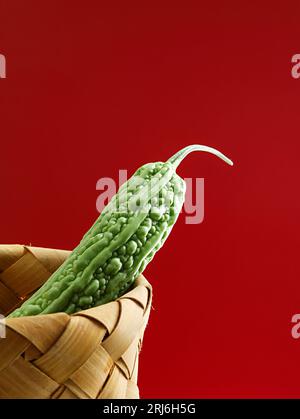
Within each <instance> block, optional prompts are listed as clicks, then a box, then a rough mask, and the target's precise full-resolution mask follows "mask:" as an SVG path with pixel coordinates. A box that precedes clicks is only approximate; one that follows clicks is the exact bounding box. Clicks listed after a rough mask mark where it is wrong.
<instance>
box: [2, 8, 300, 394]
mask: <svg viewBox="0 0 300 419" xmlns="http://www.w3.org/2000/svg"><path fill="white" fill-rule="evenodd" d="M299 5H300V3H299V2H296V1H295V2H292V1H286V2H282V4H281V5H278V2H277V3H275V4H274V2H271V1H270V2H266V1H252V2H246V1H243V2H241V1H239V2H238V1H236V2H233V1H231V2H230V1H229V2H225V1H224V2H222V1H217V2H211V3H209V2H199V1H197V2H192V1H188V2H174V1H172V2H167V1H160V2H155V1H152V2H140V1H139V2H138V1H127V2H124V1H123V2H122V1H119V2H110V4H106V2H101V1H96V0H94V1H92V0H89V1H85V2H81V1H77V2H74V1H69V0H68V1H64V2H61V1H58V0H55V1H54V0H52V1H43V2H41V1H37V0H36V1H34V0H27V1H26V2H25V1H24V2H23V1H16V0H9V1H8V0H7V1H4V0H0V53H2V54H5V55H6V59H7V78H6V79H2V80H0V138H1V165H0V176H1V198H2V202H1V221H0V225H1V228H0V231H1V242H2V243H25V244H29V243H31V244H32V245H35V246H44V247H57V248H69V249H71V248H73V247H74V246H75V245H76V244H77V243H78V241H79V240H80V238H81V236H82V234H83V233H84V232H85V231H86V230H87V229H88V227H89V226H90V225H91V223H92V222H93V221H94V219H95V217H96V216H97V212H96V207H95V202H96V198H97V196H98V194H99V192H97V191H96V187H95V185H96V181H97V180H98V179H99V178H100V177H104V176H105V177H106V176H108V177H113V178H117V175H118V169H128V170H129V174H132V172H133V171H134V170H135V169H136V168H137V167H139V166H140V165H142V164H143V163H146V162H150V161H157V160H165V159H167V158H168V157H169V156H170V155H171V154H172V153H173V152H175V151H177V150H178V149H179V148H181V147H182V146H184V145H187V144H190V143H194V142H198V143H202V144H207V145H210V146H214V147H216V148H219V149H220V150H221V151H223V152H224V153H225V154H227V155H228V156H229V157H230V158H232V159H233V160H234V162H235V166H234V167H233V168H231V167H229V166H227V165H225V164H224V163H222V162H221V161H219V160H217V159H216V158H215V157H213V156H209V155H207V154H200V153H199V154H197V153H194V154H193V155H190V156H189V158H188V159H186V160H185V162H184V163H183V164H182V165H181V166H180V168H179V170H178V172H179V174H181V175H182V176H183V177H204V178H205V219H204V222H203V223H202V224H199V225H186V224H185V223H184V217H183V216H181V218H180V219H179V221H178V222H177V225H176V226H175V228H174V230H173V232H172V234H171V236H170V238H169V239H168V241H167V243H166V244H165V246H164V248H163V249H162V250H161V251H160V252H159V254H157V255H156V257H155V259H154V260H153V262H152V263H151V265H150V266H149V267H148V268H147V270H146V272H145V274H146V277H147V278H148V280H150V281H151V283H152V284H153V287H154V302H153V306H154V310H153V311H152V313H151V318H150V323H149V326H148V329H147V331H146V335H145V340H144V346H143V350H142V353H141V357H140V371H139V384H140V389H141V396H142V397H279V396H282V397H287V396H299V395H300V383H299V373H300V366H299V350H300V341H297V340H295V339H293V338H292V337H291V326H292V325H291V317H292V315H293V314H294V313H298V312H300V282H299V273H300V268H299V262H298V257H299V226H300V221H299V207H300V195H299V151H300V145H299V94H300V79H297V80H296V79H293V78H292V77H291V67H292V64H291V57H292V55H294V54H296V53H300V43H299V39H300V30H299V28H300V25H299V23H300V6H299Z"/></svg>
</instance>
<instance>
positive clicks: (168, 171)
mask: <svg viewBox="0 0 300 419" xmlns="http://www.w3.org/2000/svg"><path fill="white" fill-rule="evenodd" d="M193 151H205V152H208V153H212V154H215V155H216V156H218V157H219V158H221V159H222V160H224V161H225V162H226V163H228V164H229V165H232V164H233V163H232V161H231V160H229V159H228V158H227V157H226V156H224V155H223V154H222V153H220V152H219V151H218V150H215V149H213V148H211V147H207V146H203V145H199V144H194V145H190V146H187V147H185V148H183V149H182V150H179V151H178V152H177V153H176V154H174V156H172V157H171V158H170V159H169V160H168V161H167V162H166V163H161V162H157V163H148V164H145V165H144V166H142V167H141V168H139V169H138V170H137V171H136V173H135V174H134V175H133V176H132V177H131V178H130V179H129V180H128V181H127V182H126V183H125V184H124V185H122V186H121V188H120V189H119V191H118V193H117V194H116V195H115V196H114V197H113V198H112V200H111V201H110V203H109V204H108V205H107V206H106V207H105V208H104V210H103V211H102V213H101V214H100V216H99V218H98V219H97V220H96V222H95V223H94V225H93V226H92V227H91V228H90V230H89V231H88V232H87V233H86V234H85V235H84V237H83V239H82V240H81V242H80V243H79V245H78V246H77V247H76V248H75V249H74V250H73V252H72V253H71V255H70V256H69V258H68V259H67V260H66V261H65V262H64V263H63V265H62V266H61V267H60V268H59V269H58V270H57V271H56V272H54V274H53V275H51V277H50V278H49V279H48V281H47V282H46V283H45V284H44V285H43V286H42V287H41V288H40V289H39V290H38V291H37V292H36V293H35V294H34V295H33V296H32V297H30V298H29V299H28V300H27V301H25V302H24V304H23V305H22V306H21V307H20V308H18V309H16V310H15V311H14V312H13V313H11V314H10V317H19V316H30V315H36V314H47V313H55V312H59V311H64V312H67V313H70V314H71V313H75V312H77V311H80V310H84V309H87V308H91V307H95V306H98V305H101V304H105V303H108V302H109V301H113V300H115V299H116V298H118V297H119V296H121V295H122V294H124V293H125V292H126V291H127V290H128V288H129V287H130V285H131V284H132V283H133V281H134V280H135V279H136V278H137V276H138V275H139V274H141V273H142V272H143V271H144V269H145V267H146V266H147V265H148V263H149V262H150V261H151V260H152V259H153V257H154V255H155V253H156V252H157V251H158V250H159V249H160V248H161V246H162V245H163V244H164V242H165V240H166V239H167V237H168V235H169V234H170V231H171V229H172V227H173V225H174V224H175V222H176V220H177V217H178V215H179V213H180V211H181V208H182V205H183V202H184V195H185V182H184V181H183V179H181V178H180V177H179V176H178V175H177V174H176V172H175V171H176V168H177V167H178V165H179V164H180V162H181V161H182V160H183V159H184V158H185V157H186V156H187V155H188V154H189V153H191V152H193Z"/></svg>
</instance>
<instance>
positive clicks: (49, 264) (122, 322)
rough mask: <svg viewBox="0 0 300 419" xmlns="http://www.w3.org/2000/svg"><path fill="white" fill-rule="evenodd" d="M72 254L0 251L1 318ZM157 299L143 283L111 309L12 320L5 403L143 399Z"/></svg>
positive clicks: (1, 356)
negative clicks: (141, 373) (140, 377)
mask: <svg viewBox="0 0 300 419" xmlns="http://www.w3.org/2000/svg"><path fill="white" fill-rule="evenodd" d="M69 253H70V252H68V251H64V250H54V249H43V248H34V247H28V246H20V245H7V246H4V245H2V246H0V313H2V314H8V313H9V312H11V311H12V309H14V308H15V307H17V306H18V305H20V304H21V303H22V302H23V301H24V299H25V298H28V296H30V295H31V294H32V293H33V292H34V291H35V290H37V289H38V288H39V287H40V286H41V285H42V284H43V283H44V282H45V281H46V280H47V279H48V278H49V276H50V275H51V274H52V273H53V272H54V271H55V270H56V269H57V268H58V267H59V266H60V265H61V264H62V263H63V261H64V260H65V259H66V258H67V256H68V255H69ZM151 297H152V291H151V286H150V284H149V283H148V282H147V281H146V279H145V278H144V277H143V276H140V277H139V278H138V279H137V280H136V282H135V286H134V288H133V289H132V290H131V291H130V292H128V293H127V294H125V295H123V296H122V297H121V298H119V299H118V300H117V301H114V302H111V303H108V304H105V305H103V306H99V307H95V308H91V309H88V310H84V311H81V312H79V313H76V314H73V315H68V314H66V313H55V314H48V315H41V316H31V317H20V318H8V319H6V326H7V327H6V338H4V339H0V398H62V399H63V398H79V399H82V398H83V399H86V398H92V399H95V398H104V399H109V398H138V397H139V390H138V386H137V371H138V355H139V351H140V347H141V342H142V338H143V334H144V330H145V327H146V325H147V322H148V317H149V313H150V308H151Z"/></svg>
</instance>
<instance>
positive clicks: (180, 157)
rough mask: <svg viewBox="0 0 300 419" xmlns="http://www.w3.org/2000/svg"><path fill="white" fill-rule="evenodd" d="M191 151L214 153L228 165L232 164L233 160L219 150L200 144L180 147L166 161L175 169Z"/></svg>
mask: <svg viewBox="0 0 300 419" xmlns="http://www.w3.org/2000/svg"><path fill="white" fill-rule="evenodd" d="M193 151H205V152H207V153H211V154H214V155H215V156H217V157H219V158H220V159H222V160H224V161H225V162H226V163H227V164H229V165H230V166H233V162H232V161H231V160H230V159H229V158H228V157H226V156H224V154H222V153H221V152H220V151H218V150H216V149H215V148H212V147H208V146H206V145H200V144H193V145H188V146H187V147H184V148H182V149H181V150H179V151H178V152H177V153H176V154H174V156H172V157H171V158H170V159H169V160H168V162H169V163H171V164H172V165H173V167H174V169H177V167H178V166H179V164H180V163H181V162H182V160H183V159H185V157H186V156H187V155H188V154H190V153H192V152H193Z"/></svg>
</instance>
